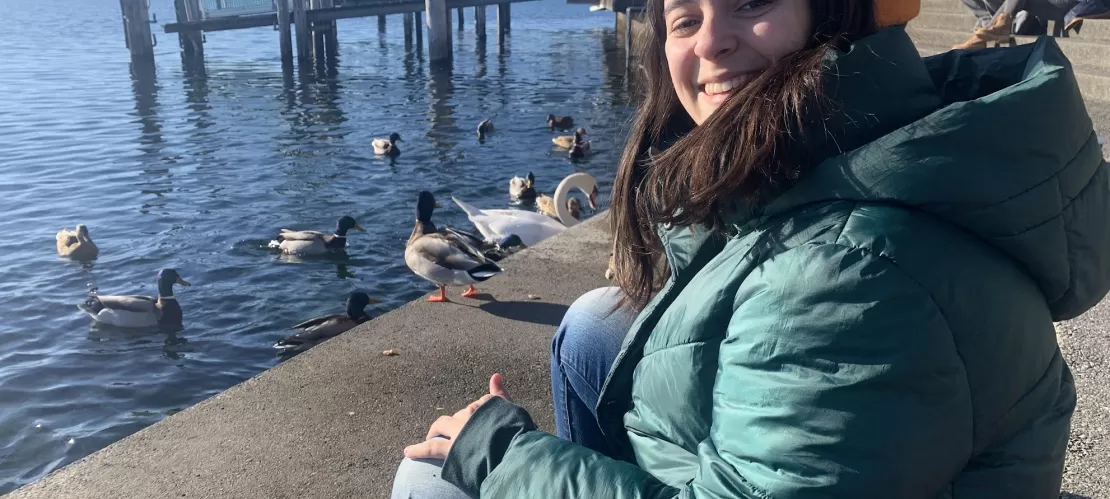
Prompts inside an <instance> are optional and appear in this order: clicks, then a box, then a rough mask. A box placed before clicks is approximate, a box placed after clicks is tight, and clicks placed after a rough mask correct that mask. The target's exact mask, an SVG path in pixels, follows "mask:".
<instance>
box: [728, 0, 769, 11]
mask: <svg viewBox="0 0 1110 499" xmlns="http://www.w3.org/2000/svg"><path fill="white" fill-rule="evenodd" d="M773 3H775V0H752V1H750V2H748V3H745V4H743V5H741V6H740V7H739V8H737V9H736V10H744V11H753V10H759V9H762V8H764V7H767V6H769V5H771V4H773Z"/></svg>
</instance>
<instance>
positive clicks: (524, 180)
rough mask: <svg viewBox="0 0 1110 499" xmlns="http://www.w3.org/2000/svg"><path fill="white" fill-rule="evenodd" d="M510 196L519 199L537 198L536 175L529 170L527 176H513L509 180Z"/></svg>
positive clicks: (530, 199) (529, 199)
mask: <svg viewBox="0 0 1110 499" xmlns="http://www.w3.org/2000/svg"><path fill="white" fill-rule="evenodd" d="M509 197H510V198H512V199H514V200H519V201H532V200H534V199H536V176H535V175H532V172H528V176H527V177H513V178H512V179H510V180H509Z"/></svg>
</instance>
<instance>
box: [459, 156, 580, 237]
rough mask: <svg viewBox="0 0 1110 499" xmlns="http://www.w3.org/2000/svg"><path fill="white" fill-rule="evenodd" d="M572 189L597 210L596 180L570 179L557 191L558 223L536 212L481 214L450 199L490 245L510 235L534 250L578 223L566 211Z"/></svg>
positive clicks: (572, 176)
mask: <svg viewBox="0 0 1110 499" xmlns="http://www.w3.org/2000/svg"><path fill="white" fill-rule="evenodd" d="M571 189H579V190H581V191H582V193H583V194H585V195H586V199H587V200H588V202H589V203H590V208H592V209H595V210H596V209H597V180H596V179H594V178H593V177H592V176H590V175H589V174H586V173H573V174H571V175H569V176H568V177H567V178H565V179H563V181H562V182H560V183H559V187H558V188H556V189H555V211H556V214H557V215H558V216H559V220H558V221H556V220H552V219H551V218H550V217H548V216H546V215H543V214H542V213H536V212H534V211H524V210H482V209H478V208H475V207H473V206H471V205H469V204H467V203H465V202H463V201H461V200H459V199H458V198H455V197H452V198H451V199H452V200H454V201H455V204H457V205H459V208H462V209H463V211H465V212H466V214H467V216H468V217H469V218H470V221H471V222H472V223H473V224H474V226H475V227H477V228H478V232H481V233H482V237H484V238H486V240H487V241H499V240H501V239H502V238H505V237H507V236H509V235H511V234H516V235H517V236H518V237H520V239H521V240H522V241H524V244H525V245H526V246H533V245H535V244H537V243H539V242H540V241H543V240H544V239H547V238H549V237H551V236H554V235H556V234H559V233H561V232H563V231H564V230H567V227H573V226H575V225H577V224H578V223H579V220H578V219H577V218H574V216H572V215H571V212H570V210H569V209H568V208H567V202H566V200H567V198H568V197H569V196H570V190H571ZM560 222H562V223H560Z"/></svg>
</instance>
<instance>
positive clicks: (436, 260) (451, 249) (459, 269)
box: [405, 191, 501, 302]
mask: <svg viewBox="0 0 1110 499" xmlns="http://www.w3.org/2000/svg"><path fill="white" fill-rule="evenodd" d="M435 207H436V202H435V196H433V195H432V193H430V192H428V191H423V192H421V193H420V196H419V198H418V200H417V204H416V226H415V227H413V229H412V235H411V236H409V241H408V243H407V244H406V245H405V264H406V265H408V267H409V269H411V270H412V271H413V273H415V274H416V275H418V276H420V277H423V278H424V279H427V280H429V281H431V282H432V283H434V284H435V285H437V286H439V295H438V296H432V297H430V298H428V300H427V301H430V302H445V301H448V300H447V289H446V287H447V286H462V285H467V286H469V288H468V289H467V290H466V292H464V293H463V294H462V296H464V297H472V296H474V295H475V294H477V292H478V291H477V289H475V288H474V284H476V283H479V282H483V281H486V280H488V279H490V278H491V277H494V276H496V275H498V274H500V273H501V267H498V266H497V265H496V264H494V263H493V262H491V261H490V260H489V259H488V258H486V256H485V255H483V254H482V252H481V251H480V250H479V249H478V248H476V247H474V246H473V245H471V244H470V242H469V241H468V239H467V238H465V237H462V236H459V235H457V234H454V233H452V232H450V231H439V230H437V229H436V226H435V224H433V223H432V212H433V211H434V210H435Z"/></svg>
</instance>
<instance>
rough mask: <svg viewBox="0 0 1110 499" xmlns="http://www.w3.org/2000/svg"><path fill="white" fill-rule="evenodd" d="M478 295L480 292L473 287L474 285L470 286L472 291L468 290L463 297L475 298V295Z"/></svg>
mask: <svg viewBox="0 0 1110 499" xmlns="http://www.w3.org/2000/svg"><path fill="white" fill-rule="evenodd" d="M476 294H478V290H477V289H474V286H473V285H471V286H470V289H467V290H466V291H463V294H462V296H463V297H464V298H472V297H474V295H476Z"/></svg>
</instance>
